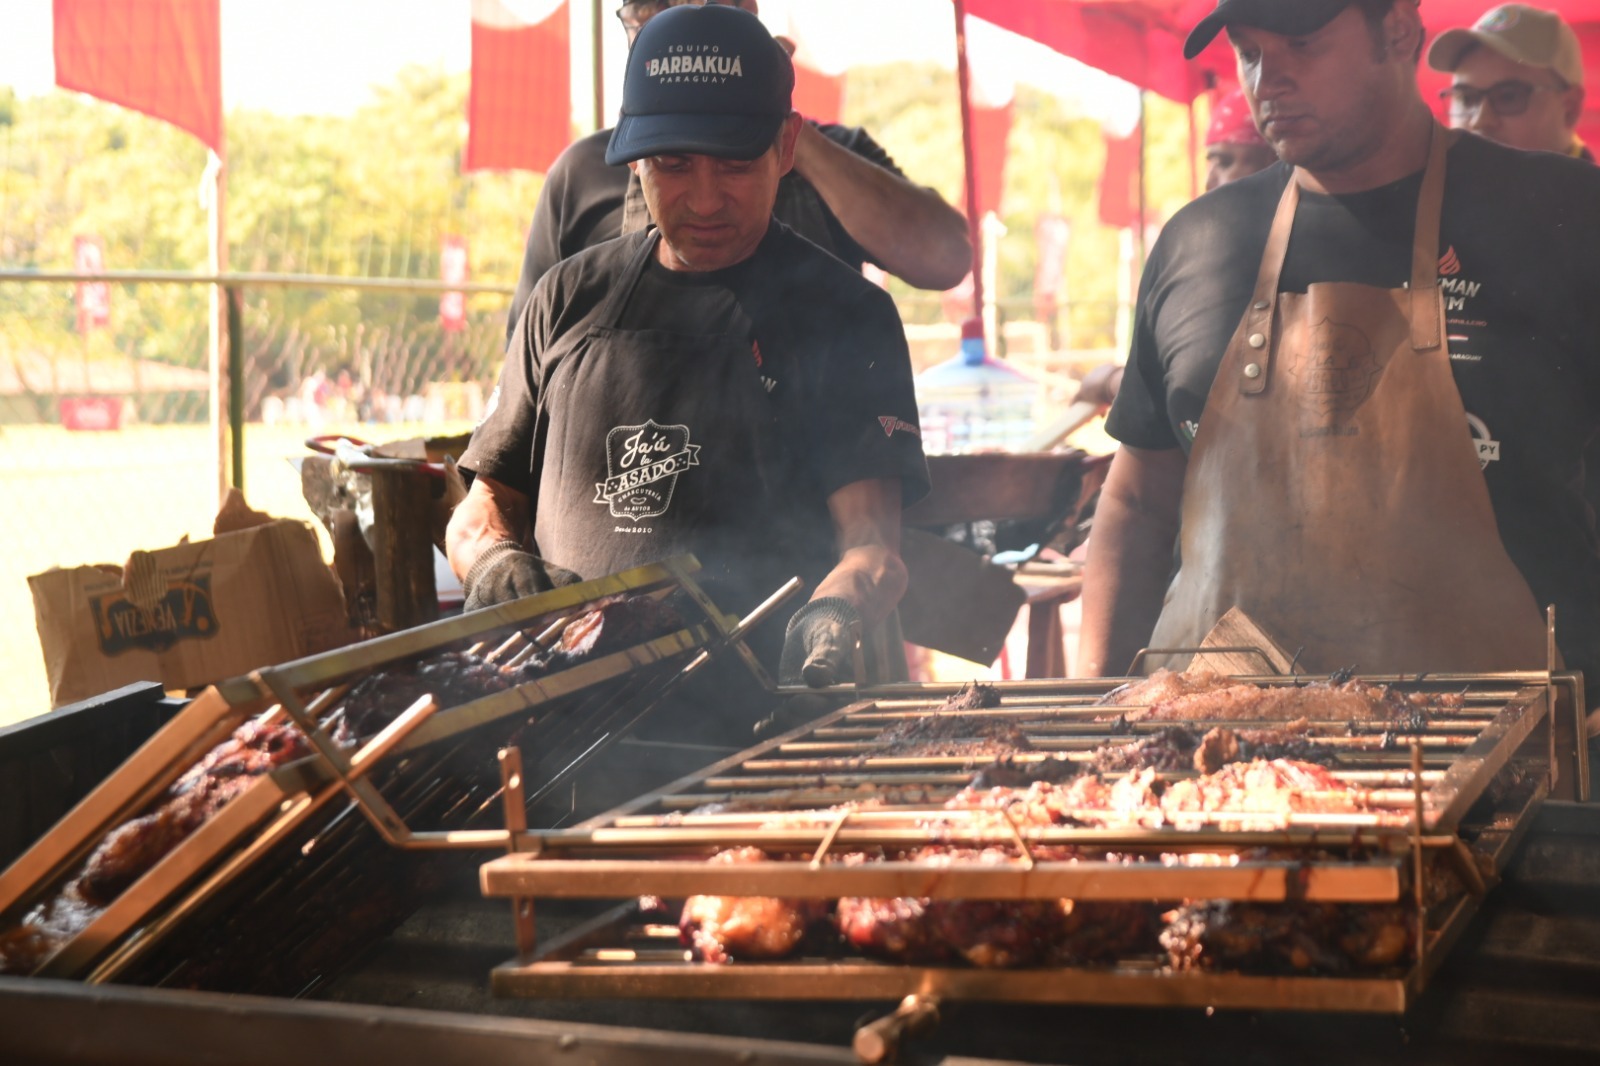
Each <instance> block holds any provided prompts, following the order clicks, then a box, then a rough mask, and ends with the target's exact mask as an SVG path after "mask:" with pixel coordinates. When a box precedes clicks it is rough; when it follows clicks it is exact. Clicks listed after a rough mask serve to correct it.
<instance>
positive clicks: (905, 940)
mask: <svg viewBox="0 0 1600 1066" xmlns="http://www.w3.org/2000/svg"><path fill="white" fill-rule="evenodd" d="M928 903H929V901H928V900H925V899H911V898H907V897H901V898H892V899H867V898H855V897H847V898H845V899H841V900H840V901H839V905H838V907H837V909H836V910H835V914H836V915H837V917H838V921H839V933H840V934H841V935H842V936H843V937H844V939H845V943H847V944H849V945H850V946H851V947H853V948H855V949H856V950H857V951H859V952H861V953H862V954H863V955H871V956H873V957H874V958H879V959H889V960H891V961H894V962H903V963H907V964H909V965H913V966H927V965H934V964H936V963H942V962H949V961H951V960H952V959H953V958H954V956H955V952H954V950H953V949H952V948H951V946H950V945H949V944H948V943H946V942H945V940H944V939H943V938H942V937H940V936H939V935H938V933H937V932H936V931H935V929H934V927H933V923H932V922H931V921H930V920H929V918H928Z"/></svg>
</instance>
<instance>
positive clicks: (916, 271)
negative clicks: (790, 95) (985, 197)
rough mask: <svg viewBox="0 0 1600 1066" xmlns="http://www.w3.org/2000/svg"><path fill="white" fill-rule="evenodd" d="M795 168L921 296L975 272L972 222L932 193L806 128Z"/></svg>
mask: <svg viewBox="0 0 1600 1066" xmlns="http://www.w3.org/2000/svg"><path fill="white" fill-rule="evenodd" d="M794 168H795V170H796V171H798V172H799V173H800V176H801V177H803V178H805V179H806V180H807V181H809V182H810V183H811V184H812V185H813V186H815V187H816V190H817V193H818V194H819V195H820V196H821V197H822V200H823V202H824V203H826V204H827V205H828V208H829V210H831V211H832V212H833V213H834V216H835V217H836V218H838V220H839V224H840V225H841V226H843V227H844V230H845V232H846V233H848V234H850V236H851V238H852V239H853V240H854V241H855V242H856V243H857V244H859V245H861V247H862V248H863V249H864V250H865V251H866V253H867V255H868V257H869V258H871V260H872V261H873V262H875V263H877V264H878V265H879V266H881V267H883V269H885V270H887V271H888V272H889V273H891V274H893V275H894V276H895V277H897V278H900V279H901V280H903V281H905V282H906V283H907V284H909V285H915V286H916V287H917V288H919V289H936V290H944V289H949V288H954V287H955V286H956V285H957V284H959V283H960V281H961V279H962V278H964V277H966V274H967V271H968V270H970V269H972V245H971V243H970V242H969V241H968V240H967V220H966V219H965V218H963V217H962V216H961V212H959V211H957V210H956V209H955V208H953V207H951V206H950V205H949V204H947V203H945V202H944V199H943V197H941V196H940V195H939V194H938V193H936V192H934V191H933V190H932V189H928V188H924V187H923V186H921V185H914V184H912V183H911V182H909V181H907V180H906V179H905V178H902V177H901V176H900V175H898V174H896V173H895V172H894V171H892V170H889V169H887V168H885V167H881V166H879V165H878V164H876V163H874V162H872V161H871V160H870V159H863V158H862V157H861V156H859V155H857V154H856V153H854V152H852V151H850V150H849V149H848V148H845V147H843V146H842V145H838V144H835V143H834V142H833V141H831V140H829V139H828V138H827V137H825V136H823V134H821V133H820V132H818V130H817V128H816V127H815V126H813V125H812V124H811V123H809V122H807V123H805V124H803V125H802V126H801V127H800V139H799V140H798V141H797V142H796V144H795V152H794Z"/></svg>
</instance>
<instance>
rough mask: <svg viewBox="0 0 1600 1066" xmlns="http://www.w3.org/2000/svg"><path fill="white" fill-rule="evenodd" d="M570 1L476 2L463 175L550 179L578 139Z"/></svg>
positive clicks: (513, 0)
mask: <svg viewBox="0 0 1600 1066" xmlns="http://www.w3.org/2000/svg"><path fill="white" fill-rule="evenodd" d="M570 64H571V53H570V47H569V42H568V30H567V3H566V0H472V86H471V89H470V91H469V92H468V95H467V151H466V156H465V157H464V159H463V160H462V169H463V170H533V171H539V172H543V171H546V170H549V169H550V164H551V163H553V162H554V161H555V158H556V156H558V155H560V154H561V149H563V148H565V147H566V146H567V142H569V141H570V140H571V139H572V88H571V84H570V74H569V69H568V68H569V66H570Z"/></svg>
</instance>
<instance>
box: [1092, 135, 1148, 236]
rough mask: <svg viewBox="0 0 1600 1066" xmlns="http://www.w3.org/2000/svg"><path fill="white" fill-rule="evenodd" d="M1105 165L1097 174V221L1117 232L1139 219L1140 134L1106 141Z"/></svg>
mask: <svg viewBox="0 0 1600 1066" xmlns="http://www.w3.org/2000/svg"><path fill="white" fill-rule="evenodd" d="M1105 141H1106V165H1105V169H1104V170H1102V171H1101V172H1100V221H1101V222H1104V223H1105V224H1106V225H1108V226H1113V227H1115V228H1117V229H1125V228H1126V227H1128V226H1131V225H1133V224H1134V223H1135V222H1136V221H1137V220H1138V218H1139V153H1140V150H1141V146H1142V145H1143V143H1144V137H1143V136H1142V131H1141V130H1139V129H1135V130H1134V131H1133V132H1132V133H1131V134H1129V135H1128V136H1126V137H1112V136H1111V135H1109V134H1107V135H1106V138H1105Z"/></svg>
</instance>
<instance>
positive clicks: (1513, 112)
mask: <svg viewBox="0 0 1600 1066" xmlns="http://www.w3.org/2000/svg"><path fill="white" fill-rule="evenodd" d="M1566 88H1567V87H1566V86H1565V85H1561V86H1555V85H1533V84H1531V83H1529V82H1525V81H1516V80H1512V81H1502V82H1497V83H1495V84H1494V85H1491V86H1489V87H1488V88H1487V89H1475V88H1473V87H1472V86H1470V85H1452V86H1450V88H1448V89H1443V90H1441V91H1440V92H1439V98H1440V99H1441V100H1445V101H1447V102H1448V103H1449V105H1450V114H1451V115H1453V116H1455V117H1457V118H1466V117H1468V116H1470V115H1476V114H1477V113H1478V110H1479V109H1480V108H1482V107H1483V105H1484V104H1485V103H1487V104H1488V105H1489V107H1490V109H1491V110H1493V111H1494V113H1495V114H1496V115H1499V116H1500V117H1501V118H1515V117H1516V116H1518V115H1520V114H1522V113H1523V112H1525V111H1527V110H1528V104H1529V103H1530V102H1532V100H1533V94H1534V93H1559V92H1565V91H1566Z"/></svg>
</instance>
